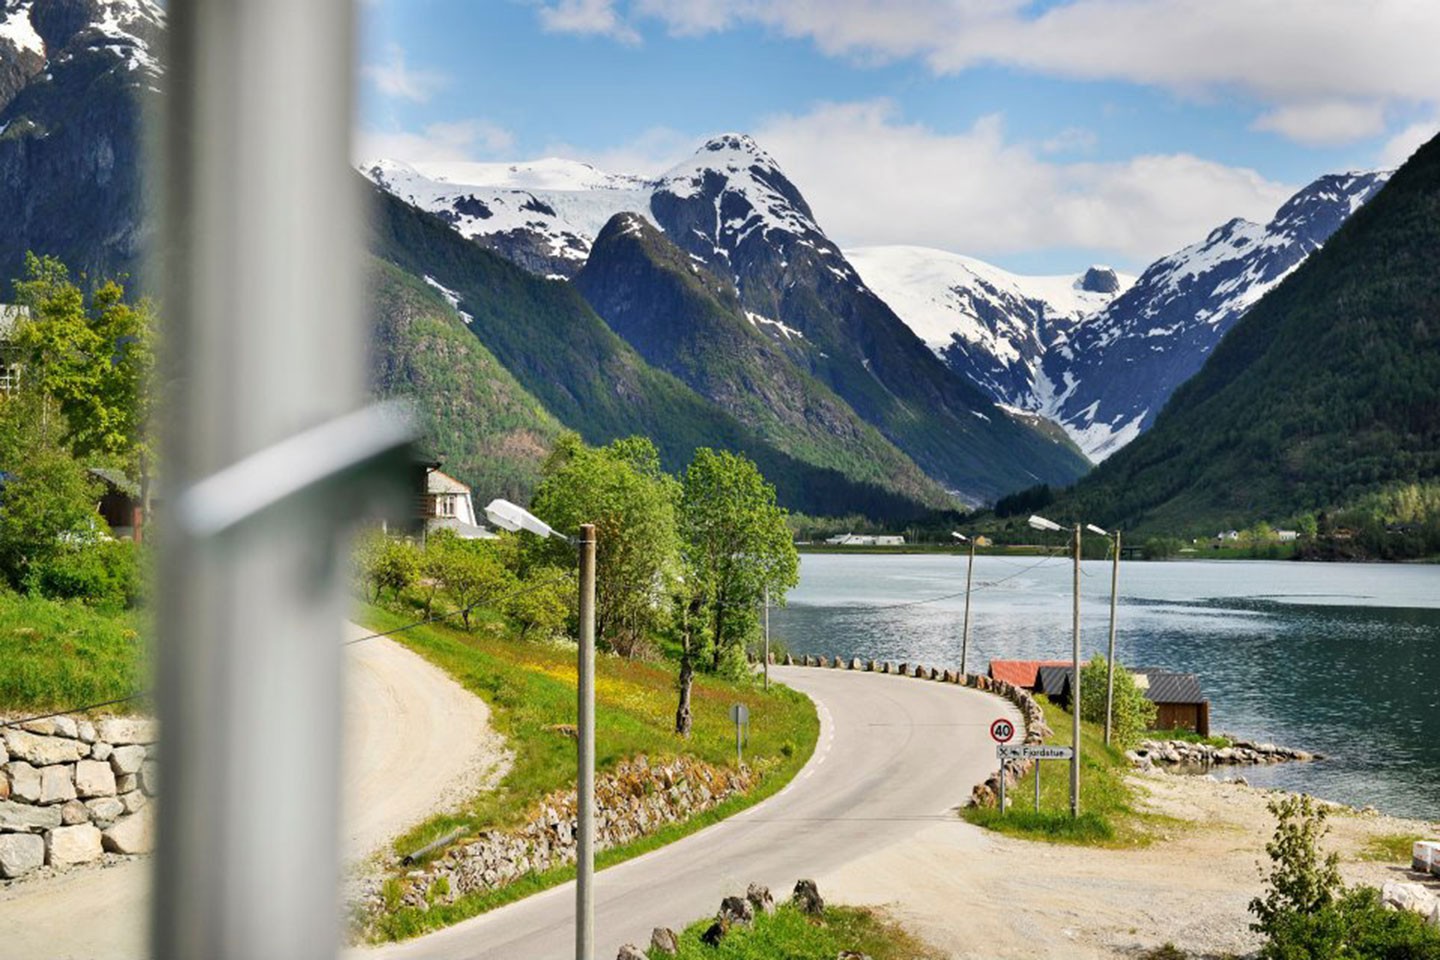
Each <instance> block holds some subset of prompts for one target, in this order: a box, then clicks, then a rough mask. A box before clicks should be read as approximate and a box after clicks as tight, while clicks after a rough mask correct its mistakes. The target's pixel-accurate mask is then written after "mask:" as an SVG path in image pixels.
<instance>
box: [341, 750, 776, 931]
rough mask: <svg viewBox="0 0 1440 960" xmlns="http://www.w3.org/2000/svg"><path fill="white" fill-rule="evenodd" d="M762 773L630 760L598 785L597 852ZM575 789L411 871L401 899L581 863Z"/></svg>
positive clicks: (498, 883)
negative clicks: (513, 824) (519, 821)
mask: <svg viewBox="0 0 1440 960" xmlns="http://www.w3.org/2000/svg"><path fill="white" fill-rule="evenodd" d="M758 779H759V776H758V774H757V773H756V772H754V771H752V770H750V769H749V768H748V767H746V768H741V769H740V770H734V769H730V768H724V767H714V766H711V765H709V764H707V763H702V762H701V761H699V760H694V759H691V758H689V757H679V758H677V759H675V760H670V761H667V762H664V763H653V764H652V763H651V762H650V761H649V760H648V759H647V758H646V757H644V756H639V757H635V758H634V759H632V760H626V761H623V762H621V763H620V764H619V766H617V767H616V768H615V770H614V771H612V772H610V773H607V774H605V775H603V776H601V777H599V778H597V780H596V783H595V846H596V850H597V852H598V851H600V850H605V849H608V848H610V847H616V846H620V845H622V844H626V843H629V842H630V841H632V840H637V839H639V838H640V837H643V836H646V835H648V834H651V833H654V832H655V831H657V830H659V829H660V828H661V827H663V826H666V825H667V824H671V823H677V822H679V821H682V820H687V819H689V818H690V817H692V816H694V815H695V814H697V813H701V812H703V811H706V810H709V809H710V808H711V807H714V806H716V805H717V804H719V803H720V802H722V801H724V800H726V799H728V798H730V797H732V796H734V795H735V794H737V793H745V792H746V791H748V790H749V789H750V788H751V787H752V786H754V785H755V783H756V782H757V781H758ZM575 807H576V799H575V791H574V790H565V791H560V792H557V793H554V794H551V795H550V796H547V797H546V798H545V799H544V800H542V801H541V802H540V805H539V807H538V808H537V809H536V810H535V812H534V813H533V814H532V815H531V817H530V819H529V820H528V821H527V822H526V823H525V825H524V826H522V827H519V828H516V829H513V830H486V831H484V832H482V833H479V834H477V835H475V836H473V837H471V838H469V839H466V840H462V841H460V842H458V843H456V844H453V845H451V846H450V848H449V849H448V850H447V851H446V852H445V853H444V854H443V855H441V856H440V857H439V858H437V859H436V860H434V861H432V862H431V863H429V864H427V865H426V866H424V867H423V868H420V869H418V870H414V871H411V872H410V873H408V874H406V877H405V880H404V893H403V895H402V897H401V902H402V903H403V904H404V905H406V906H410V907H418V908H420V909H428V908H429V906H430V905H431V904H433V903H442V902H443V903H449V902H451V901H453V900H455V899H456V898H458V897H461V896H464V895H465V894H467V893H473V892H476V891H484V890H493V889H495V888H497V887H503V886H505V885H506V884H508V883H511V882H513V881H515V880H517V879H519V878H520V877H523V876H525V875H526V874H527V873H541V872H543V871H545V870H548V869H550V868H551V867H557V866H561V865H562V864H566V863H573V862H574V861H575V816H576V810H575ZM361 902H362V904H363V905H364V906H365V907H366V908H367V909H368V911H369V912H372V913H373V912H377V911H379V910H380V909H383V906H384V899H383V897H382V896H381V894H380V891H379V888H378V884H377V885H372V886H371V889H368V890H365V891H363V892H362V894H361Z"/></svg>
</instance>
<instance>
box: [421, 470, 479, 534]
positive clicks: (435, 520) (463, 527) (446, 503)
mask: <svg viewBox="0 0 1440 960" xmlns="http://www.w3.org/2000/svg"><path fill="white" fill-rule="evenodd" d="M425 529H426V530H453V531H455V534H456V535H457V536H459V537H460V538H461V539H462V540H489V539H491V538H493V537H494V536H495V534H494V533H492V532H491V531H490V530H489V528H487V527H485V526H484V525H482V524H481V523H480V522H479V521H478V520H477V519H476V517H475V503H474V501H473V500H471V498H470V488H469V487H467V486H466V485H465V484H463V483H461V482H460V481H459V480H456V479H455V478H454V477H452V476H450V475H449V474H448V473H445V472H444V471H442V470H440V469H439V468H436V467H431V468H430V469H429V470H427V471H426V474H425Z"/></svg>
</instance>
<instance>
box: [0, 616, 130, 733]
mask: <svg viewBox="0 0 1440 960" xmlns="http://www.w3.org/2000/svg"><path fill="white" fill-rule="evenodd" d="M147 627H148V625H147V623H146V620H145V617H144V614H143V613H140V612H137V611H133V610H131V611H122V612H104V611H100V610H96V609H94V608H91V607H87V606H85V605H84V604H82V603H80V602H78V601H58V600H44V599H41V598H31V597H22V596H18V595H16V594H13V593H0V713H16V712H37V713H38V712H43V711H47V710H61V709H66V708H70V707H75V706H80V705H83V704H90V703H101V702H103V701H106V700H115V699H118V698H120V697H125V696H129V695H130V694H133V693H135V692H136V691H139V690H143V689H145V688H146V687H147V686H148V685H149V676H148V663H147V660H146V653H147V645H146V642H145V639H144V638H145V635H146V633H147Z"/></svg>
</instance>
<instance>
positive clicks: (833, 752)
mask: <svg viewBox="0 0 1440 960" xmlns="http://www.w3.org/2000/svg"><path fill="white" fill-rule="evenodd" d="M771 675H772V677H774V678H776V679H778V680H781V681H782V682H784V683H786V684H788V685H790V686H792V687H794V688H795V689H797V690H800V691H802V692H804V693H806V694H808V695H809V696H810V697H811V698H812V699H813V700H814V701H815V702H816V704H817V706H818V708H819V711H820V721H821V724H820V740H819V743H818V745H817V746H816V750H815V754H814V756H813V757H812V758H811V759H810V762H809V763H808V764H806V766H805V768H804V770H802V771H801V772H800V774H799V775H798V776H797V777H796V779H795V780H794V782H793V783H791V784H790V785H789V786H788V787H786V788H785V790H783V791H781V793H779V794H777V795H776V796H774V797H772V798H770V799H769V800H767V801H766V802H764V803H762V804H760V805H759V806H756V807H754V808H752V809H750V810H748V811H746V812H744V813H742V814H739V815H737V816H735V817H733V818H731V819H729V820H726V821H725V822H723V823H719V824H716V825H715V826H713V827H709V828H708V829H706V830H703V831H701V832H700V833H697V834H695V835H693V836H691V837H688V838H686V839H684V840H681V841H679V842H678V843H674V844H671V845H670V846H667V847H665V848H663V849H661V850H657V851H655V852H653V853H650V854H646V855H645V856H643V857H639V858H637V859H635V860H631V861H629V862H627V863H623V864H620V865H618V866H615V867H611V868H610V869H608V870H604V871H602V872H601V873H599V874H598V875H597V876H596V881H595V929H596V953H595V957H596V960H606V958H609V957H613V956H615V954H616V952H617V951H618V950H619V948H620V945H621V944H623V943H634V944H636V945H638V946H641V947H646V946H648V945H649V942H650V931H651V930H652V929H653V928H654V927H657V926H667V927H674V928H676V929H679V928H680V927H682V926H685V925H686V924H689V923H690V922H692V921H694V920H697V919H699V918H700V917H703V916H708V915H711V914H713V913H714V912H715V910H716V908H717V907H718V906H719V903H720V900H721V898H722V897H724V896H727V895H731V894H736V893H743V892H744V890H745V886H746V884H748V883H751V882H757V883H763V884H766V885H767V886H769V887H770V889H771V890H772V891H774V892H775V893H776V895H777V897H783V896H785V895H787V894H788V892H789V890H790V888H791V887H792V886H793V885H794V883H795V881H796V880H797V879H799V878H801V877H817V876H819V875H822V874H827V873H830V872H832V871H835V870H837V869H839V868H842V867H844V866H845V865H847V864H850V863H852V862H854V861H856V860H859V859H860V858H862V857H864V856H866V855H867V854H870V853H873V852H875V851H877V850H879V849H881V848H883V847H885V846H887V845H891V844H895V843H897V842H902V841H904V840H907V839H909V838H911V837H913V836H914V835H915V834H917V833H919V832H920V831H922V830H929V829H941V830H944V829H947V827H946V825H949V826H952V827H953V828H954V829H956V830H964V829H967V828H968V825H967V824H965V823H964V822H963V821H960V820H959V819H957V818H956V816H955V813H954V810H955V808H956V807H958V806H959V805H960V804H962V803H963V802H964V801H965V800H966V798H968V797H969V795H970V790H971V788H972V787H973V786H974V785H975V784H977V783H980V782H981V781H982V780H984V779H985V778H986V777H987V776H988V775H989V774H990V773H991V772H992V771H993V770H994V769H995V763H996V761H995V745H994V744H993V743H992V742H991V740H990V738H989V731H988V728H989V725H990V722H991V721H992V720H994V719H995V718H997V717H1000V716H1007V717H1009V718H1010V719H1012V720H1014V721H1015V722H1016V723H1017V724H1018V723H1019V721H1020V718H1019V713H1018V711H1016V710H1015V709H1014V708H1013V707H1012V706H1011V705H1010V704H1009V703H1007V702H1006V701H1004V700H1002V699H1000V698H999V697H995V696H992V695H989V694H985V693H980V692H978V691H975V690H970V689H966V688H964V687H960V686H957V685H955V684H948V683H939V682H935V681H924V680H915V679H911V678H908V677H898V676H891V675H884V674H873V673H856V672H850V671H847V670H834V669H829V670H826V669H819V668H804V667H781V668H774V669H772V671H771ZM821 893H822V894H824V893H825V889H824V888H823V887H822V888H821ZM574 903H575V887H574V884H573V883H571V884H565V885H564V886H561V887H557V888H555V889H553V890H549V891H546V892H545V893H541V894H538V895H536V896H533V897H530V898H528V899H526V900H523V901H520V902H519V903H515V904H511V905H510V906H507V907H502V908H501V909H499V910H495V911H493V912H491V913H488V914H485V915H484V916H480V917H476V918H475V919H473V920H468V921H466V922H465V923H462V924H459V925H457V926H454V927H451V928H449V929H446V930H442V931H439V932H437V933H434V934H431V935H429V936H426V937H423V938H421V939H419V940H414V941H410V942H407V943H402V944H395V945H391V946H387V947H383V948H379V949H375V950H361V951H354V952H352V953H351V954H350V956H351V957H352V958H355V960H361V958H364V960H371V958H375V960H379V958H383V960H410V958H422V957H423V958H428V960H485V958H493V960H563V958H565V957H569V956H573V955H574Z"/></svg>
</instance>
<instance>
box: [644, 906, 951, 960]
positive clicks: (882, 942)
mask: <svg viewBox="0 0 1440 960" xmlns="http://www.w3.org/2000/svg"><path fill="white" fill-rule="evenodd" d="M713 922H714V920H713V918H711V919H705V920H700V921H698V922H696V923H694V924H691V925H690V926H689V927H687V928H686V929H685V932H684V933H682V934H681V935H680V952H679V953H677V954H675V956H676V958H677V960H811V958H817V957H824V958H829V957H835V956H839V955H841V954H842V951H853V952H854V953H856V954H860V955H863V956H867V957H871V958H873V960H939V958H940V957H941V956H943V954H941V953H940V952H939V951H937V950H934V949H932V948H930V947H928V946H926V945H925V944H924V943H923V942H922V941H920V940H919V939H918V938H916V937H915V936H914V935H913V934H911V933H910V932H909V931H907V930H905V929H904V928H903V927H902V926H900V925H899V924H897V923H894V922H892V921H890V920H888V919H886V918H885V917H884V916H882V915H881V914H879V913H876V912H875V911H874V910H868V909H864V908H856V907H827V908H826V909H825V911H824V914H823V916H821V917H818V918H815V917H809V916H806V915H805V914H803V913H801V912H800V911H798V910H796V909H795V908H794V907H792V906H790V905H789V904H784V905H782V906H781V907H780V908H779V909H777V910H776V911H775V913H774V914H773V915H766V914H763V913H762V914H760V915H759V916H757V917H756V918H755V923H754V925H753V926H750V927H743V926H736V927H731V928H730V932H729V933H728V934H727V935H726V936H725V939H723V940H721V941H720V943H719V945H718V946H715V947H712V946H709V945H708V944H705V943H703V942H701V940H700V937H701V935H702V934H704V933H705V931H706V930H707V929H708V928H709V927H710V925H711V924H712V923H713ZM648 956H649V957H650V958H651V960H661V958H662V957H665V956H668V955H667V954H661V953H660V952H659V951H655V950H652V951H650V953H649V954H648Z"/></svg>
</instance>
